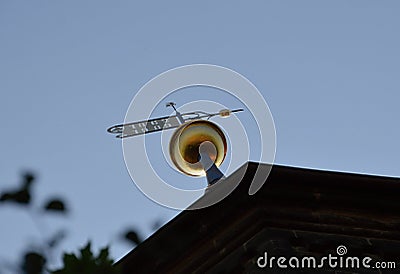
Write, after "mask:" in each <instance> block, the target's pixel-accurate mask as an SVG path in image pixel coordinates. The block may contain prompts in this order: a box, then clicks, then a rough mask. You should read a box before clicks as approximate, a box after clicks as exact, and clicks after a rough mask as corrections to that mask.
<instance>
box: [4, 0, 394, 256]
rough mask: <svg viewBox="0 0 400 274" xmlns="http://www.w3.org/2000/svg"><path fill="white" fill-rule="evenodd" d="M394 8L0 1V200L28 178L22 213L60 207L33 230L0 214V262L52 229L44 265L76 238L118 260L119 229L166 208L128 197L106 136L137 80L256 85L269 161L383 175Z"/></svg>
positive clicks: (390, 130) (74, 245)
mask: <svg viewBox="0 0 400 274" xmlns="http://www.w3.org/2000/svg"><path fill="white" fill-rule="evenodd" d="M399 9H400V3H399V2H398V1H394V0H393V1H369V0H362V1H361V0H354V1H342V0H341V1H317V0H315V1H309V0H303V1H251V2H249V1H242V2H239V3H233V2H232V1H196V2H195V1H164V2H155V1H145V2H143V3H137V2H135V1H99V0H96V1H94V0H91V1H90V0H88V1H77V0H71V1H42V0H37V1H20V0H3V1H0V121H1V131H0V132H1V137H0V138H1V139H0V140H1V142H0V190H6V189H11V188H13V187H16V186H17V184H18V182H19V180H20V175H21V173H22V172H23V171H26V170H32V171H34V172H35V173H36V174H37V176H38V178H37V184H36V185H35V189H34V192H35V201H34V202H35V204H36V205H37V206H40V205H41V203H43V201H44V200H45V199H46V197H49V196H52V195H56V196H61V197H63V198H65V200H66V201H67V202H68V206H69V208H70V214H69V215H68V216H67V217H66V218H61V217H57V216H49V217H43V218H42V219H43V220H42V221H41V222H42V226H43V227H42V229H41V232H40V231H39V230H38V229H37V227H36V226H35V224H34V222H33V221H32V219H31V217H30V216H29V214H27V212H26V211H25V210H24V209H22V208H18V207H15V206H11V205H10V206H7V205H1V206H0V216H1V218H2V220H3V222H2V225H1V226H2V228H1V231H2V233H0V243H1V244H0V262H4V261H15V260H17V258H18V256H19V255H20V254H21V252H23V250H25V248H26V247H27V246H30V245H32V244H38V243H40V239H41V234H40V233H43V231H44V233H51V232H52V231H55V230H57V229H58V228H61V227H65V228H66V229H67V230H68V235H67V238H66V239H65V240H64V241H63V242H62V244H61V246H60V247H59V249H58V251H57V252H58V253H57V254H56V255H58V254H61V252H62V251H69V252H71V251H76V250H77V249H78V248H79V247H81V246H83V245H84V244H85V243H86V241H87V240H88V239H90V240H91V241H92V243H93V246H94V247H95V248H99V247H102V246H105V245H108V244H109V245H110V247H111V255H112V257H113V258H115V259H119V258H121V257H122V256H123V255H124V254H126V253H127V252H128V251H129V250H130V249H131V246H129V245H128V244H126V243H124V242H122V241H120V240H119V233H120V232H121V231H123V230H124V229H125V228H127V227H134V228H136V229H138V230H139V231H140V234H141V235H142V237H148V236H149V235H151V234H152V233H153V232H154V231H153V229H152V224H153V223H154V222H155V221H157V220H158V221H160V222H161V224H164V223H166V222H167V221H168V220H170V219H171V218H173V217H174V216H175V215H176V214H178V213H179V211H176V210H172V209H168V208H165V207H163V206H160V205H158V204H156V203H154V202H153V201H151V200H149V199H148V198H146V197H145V196H144V195H143V194H142V193H141V192H140V191H139V190H138V189H137V188H136V187H135V185H134V184H133V182H132V180H131V178H130V176H129V174H128V172H127V170H126V167H125V163H124V159H123V153H122V146H121V142H120V141H119V140H117V139H114V137H113V136H111V135H110V134H108V133H107V132H106V129H107V128H108V127H109V126H111V125H114V124H118V123H120V122H122V121H123V119H124V117H125V113H126V111H127V108H128V106H129V104H130V102H131V100H132V98H133V97H134V95H135V94H136V93H137V92H138V90H139V89H140V88H141V87H142V86H143V85H144V84H145V83H146V82H148V81H149V80H151V79H152V78H153V77H155V76H157V75H158V74H160V73H162V72H164V71H166V70H169V69H172V68H175V67H178V66H182V65H189V64H197V63H203V64H204V63H205V64H215V65H220V66H224V67H227V68H230V69H233V70H235V71H237V72H238V73H240V74H242V75H243V76H245V77H247V78H248V79H249V80H250V81H251V82H252V83H253V84H254V85H255V86H256V87H257V88H258V90H260V92H261V93H262V94H263V96H264V98H265V100H266V101H267V103H268V105H269V108H270V110H271V113H272V115H273V118H274V122H275V128H276V138H277V146H276V158H275V163H276V164H280V165H287V166H299V167H308V168H314V169H322V170H337V171H344V172H355V173H363V174H378V175H385V176H394V177H399V176H400V170H399V168H398V163H399V160H398V159H399V156H398V155H399V152H400V151H399V150H400V149H399V148H400V147H399V143H398V140H400V129H399V127H398V126H397V125H398V119H399V117H400V108H399V107H398V102H399V100H400V93H399V88H400V77H399V75H400V65H399V64H400V54H399V49H400V36H399V35H398V29H399V26H400V17H399V16H398V14H399ZM149 103H150V104H153V103H154V102H149ZM169 113H170V110H168V112H166V113H165V115H168V114H169ZM233 156H234V155H233ZM355 195H356V194H355ZM4 220H7V221H6V222H5V221H4ZM55 261H57V259H55Z"/></svg>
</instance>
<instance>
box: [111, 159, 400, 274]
mask: <svg viewBox="0 0 400 274" xmlns="http://www.w3.org/2000/svg"><path fill="white" fill-rule="evenodd" d="M258 166H259V167H260V168H263V169H267V168H270V166H268V165H265V164H258V163H253V162H249V163H247V164H245V165H243V166H242V167H241V168H239V170H237V171H236V172H235V173H233V174H232V175H231V176H229V177H227V178H226V179H225V181H224V182H221V183H218V184H216V185H215V186H214V187H215V189H213V190H212V191H210V192H208V193H206V194H205V195H204V196H203V197H201V198H200V199H199V200H198V201H196V203H201V202H202V201H204V200H206V199H207V198H208V196H210V195H212V192H213V191H220V189H223V188H224V184H230V183H235V180H237V177H238V174H240V173H241V172H243V171H245V175H244V177H243V179H242V181H241V182H240V184H239V185H238V187H237V188H236V189H235V190H234V191H233V192H232V193H231V194H230V195H229V196H228V197H226V198H225V199H224V200H222V201H221V202H219V203H217V204H215V205H213V206H210V207H207V208H203V209H198V210H186V211H183V212H181V213H180V214H179V215H178V216H176V217H175V218H174V219H173V220H171V221H170V222H169V223H167V224H166V225H164V226H163V227H162V228H161V229H159V230H158V231H157V232H156V233H155V234H153V235H152V236H151V237H150V238H148V239H147V240H146V241H144V242H143V243H142V244H140V245H139V246H137V247H136V248H135V249H133V250H132V251H131V252H130V253H128V254H127V255H126V256H125V257H124V258H122V259H121V260H120V261H119V262H118V263H117V264H119V265H121V266H122V268H123V273H136V272H137V270H141V273H159V272H162V273H187V272H190V273H205V272H207V273H230V272H246V273H247V272H251V273H253V271H258V270H260V269H259V268H258V267H257V265H256V260H257V258H258V257H259V256H262V255H263V253H264V251H268V252H269V253H270V254H276V255H287V256H289V255H293V256H304V255H315V256H321V255H327V254H328V253H332V254H336V248H337V246H339V245H345V246H346V247H347V249H348V250H349V252H351V254H353V255H354V256H356V255H357V254H358V255H360V256H361V255H363V256H365V255H366V254H367V255H368V256H371V257H372V258H374V259H376V260H378V259H387V260H389V259H392V260H394V259H396V260H398V259H399V258H398V254H400V202H399V197H400V179H397V178H388V177H381V176H370V175H359V174H349V173H341V172H332V171H318V170H311V169H303V168H294V167H286V166H278V165H274V166H273V167H272V170H271V173H270V175H269V177H268V178H267V181H266V183H265V184H264V186H263V187H262V188H261V189H260V190H259V191H258V192H257V193H256V194H255V195H252V196H250V195H248V189H249V186H250V183H251V180H252V178H253V176H254V172H255V170H256V168H257V167H258ZM349 254H350V253H349ZM399 267H400V266H399Z"/></svg>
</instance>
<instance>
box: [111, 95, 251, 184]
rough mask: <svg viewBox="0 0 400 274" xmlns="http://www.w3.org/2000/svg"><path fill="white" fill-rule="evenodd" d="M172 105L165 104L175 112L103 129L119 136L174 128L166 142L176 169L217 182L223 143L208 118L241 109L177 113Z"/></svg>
mask: <svg viewBox="0 0 400 274" xmlns="http://www.w3.org/2000/svg"><path fill="white" fill-rule="evenodd" d="M175 106H176V104H175V103H174V102H168V103H167V104H166V107H172V108H173V109H174V110H175V115H172V116H165V117H160V118H155V119H149V120H144V121H138V122H132V123H126V124H120V125H115V126H112V127H110V128H109V129H107V131H108V132H109V133H112V134H116V137H117V138H121V139H122V138H128V137H133V136H138V135H143V134H148V133H152V132H158V131H162V130H166V129H172V128H176V130H175V131H174V133H173V135H172V137H171V140H170V142H169V153H170V157H171V160H172V162H173V163H174V165H175V166H176V168H177V169H178V170H179V171H181V172H182V173H184V174H187V175H190V176H204V175H206V176H207V181H208V185H212V184H214V183H216V182H218V181H219V180H220V179H221V178H223V177H224V175H223V173H222V172H221V171H220V170H219V169H218V167H219V166H220V165H221V164H222V162H223V161H224V159H225V155H226V152H227V142H226V137H225V134H224V133H223V131H222V130H221V128H220V127H219V126H218V125H217V124H215V123H213V122H210V121H209V119H211V118H213V117H216V116H219V117H229V116H230V115H231V114H232V113H236V112H240V111H243V109H234V110H229V109H222V110H220V111H219V112H215V113H207V112H204V111H192V112H186V113H180V112H179V111H178V110H177V109H176V107H175Z"/></svg>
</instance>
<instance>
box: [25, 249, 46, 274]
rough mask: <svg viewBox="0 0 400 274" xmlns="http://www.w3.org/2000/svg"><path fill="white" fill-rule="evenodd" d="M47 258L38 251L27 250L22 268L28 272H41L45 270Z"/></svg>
mask: <svg viewBox="0 0 400 274" xmlns="http://www.w3.org/2000/svg"><path fill="white" fill-rule="evenodd" d="M45 263H46V259H45V258H44V256H43V255H42V254H40V253H37V252H33V251H31V252H27V253H25V256H24V261H23V263H22V270H23V271H24V273H26V274H41V273H43V270H44V265H45Z"/></svg>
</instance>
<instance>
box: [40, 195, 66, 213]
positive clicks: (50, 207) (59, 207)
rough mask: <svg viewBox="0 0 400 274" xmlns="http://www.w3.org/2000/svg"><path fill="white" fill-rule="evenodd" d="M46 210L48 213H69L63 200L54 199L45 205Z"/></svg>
mask: <svg viewBox="0 0 400 274" xmlns="http://www.w3.org/2000/svg"><path fill="white" fill-rule="evenodd" d="M44 209H45V210H47V211H53V212H62V213H65V212H66V211H67V209H66V207H65V203H64V202H63V201H62V200H61V199H54V198H53V199H51V200H49V201H48V202H47V203H46V204H45V206H44Z"/></svg>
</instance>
